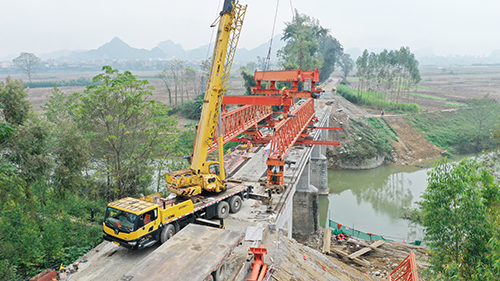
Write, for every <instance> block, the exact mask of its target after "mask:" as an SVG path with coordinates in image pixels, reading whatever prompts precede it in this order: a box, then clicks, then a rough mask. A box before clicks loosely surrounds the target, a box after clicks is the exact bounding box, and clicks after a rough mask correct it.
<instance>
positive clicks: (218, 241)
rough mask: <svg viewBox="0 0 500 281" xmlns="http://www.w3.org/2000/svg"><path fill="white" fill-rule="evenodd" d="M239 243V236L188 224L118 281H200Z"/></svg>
mask: <svg viewBox="0 0 500 281" xmlns="http://www.w3.org/2000/svg"><path fill="white" fill-rule="evenodd" d="M242 239H243V233H239V232H235V231H229V230H225V229H217V228H213V227H205V226H200V225H195V224H190V225H188V226H187V227H185V228H184V229H183V230H182V231H180V232H179V233H177V234H176V235H175V236H174V237H172V238H171V239H170V240H168V241H167V242H166V243H164V244H163V245H161V246H160V247H158V249H156V250H155V251H154V252H152V253H151V254H150V255H149V256H147V257H146V258H145V259H143V260H142V261H141V262H140V263H138V264H137V265H136V266H134V267H133V268H132V269H130V270H129V271H128V272H127V273H126V274H125V275H124V276H123V277H122V279H120V280H134V281H142V280H144V281H145V280H151V281H156V280H158V281H159V280H162V281H168V280H172V281H173V280H204V279H205V278H206V277H207V276H208V275H209V274H210V273H211V272H212V271H213V270H215V269H216V268H217V266H218V265H219V264H220V263H221V262H222V261H223V260H224V259H225V258H226V256H227V255H228V254H229V253H231V251H232V250H233V249H234V247H236V246H237V245H238V244H239V242H240V241H241V240H242Z"/></svg>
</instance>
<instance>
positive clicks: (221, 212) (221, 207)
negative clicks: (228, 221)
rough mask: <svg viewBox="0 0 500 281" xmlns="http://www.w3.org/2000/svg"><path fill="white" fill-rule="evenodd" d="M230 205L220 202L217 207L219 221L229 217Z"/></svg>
mask: <svg viewBox="0 0 500 281" xmlns="http://www.w3.org/2000/svg"><path fill="white" fill-rule="evenodd" d="M229 210H230V208H229V203H227V202H226V201H220V202H219V204H218V205H217V217H218V218H219V219H225V218H227V217H228V216H229Z"/></svg>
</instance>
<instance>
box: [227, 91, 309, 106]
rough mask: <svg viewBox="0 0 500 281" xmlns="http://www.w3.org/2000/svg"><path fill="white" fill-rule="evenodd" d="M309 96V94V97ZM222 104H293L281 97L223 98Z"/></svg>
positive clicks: (291, 101) (229, 96)
mask: <svg viewBox="0 0 500 281" xmlns="http://www.w3.org/2000/svg"><path fill="white" fill-rule="evenodd" d="M310 96H311V94H309V97H310ZM222 104H255V105H288V106H291V105H292V104H293V98H287V97H283V96H281V95H280V96H254V95H251V96H231V95H228V96H224V98H223V99H222Z"/></svg>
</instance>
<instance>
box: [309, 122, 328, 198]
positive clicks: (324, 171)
mask: <svg viewBox="0 0 500 281" xmlns="http://www.w3.org/2000/svg"><path fill="white" fill-rule="evenodd" d="M328 120H329V118H325V122H324V124H323V125H322V126H324V127H328ZM319 138H320V140H328V130H321V131H320V137H319ZM326 149H327V146H326V145H315V146H314V147H313V149H312V152H311V184H312V185H314V186H315V187H317V188H318V193H319V194H321V195H328V193H330V189H329V187H328V166H327V161H326V156H325V155H326Z"/></svg>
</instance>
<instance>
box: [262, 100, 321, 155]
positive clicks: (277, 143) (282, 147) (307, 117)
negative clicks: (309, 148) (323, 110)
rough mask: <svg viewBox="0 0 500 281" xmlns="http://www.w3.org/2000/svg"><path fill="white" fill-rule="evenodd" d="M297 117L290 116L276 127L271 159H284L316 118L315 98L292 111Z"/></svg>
mask: <svg viewBox="0 0 500 281" xmlns="http://www.w3.org/2000/svg"><path fill="white" fill-rule="evenodd" d="M290 115H293V116H295V117H288V118H286V119H285V120H283V121H281V122H279V123H278V124H277V125H276V127H274V132H273V137H272V138H271V147H270V153H269V158H268V161H269V160H281V161H283V160H284V158H285V155H286V154H287V153H288V151H289V150H290V148H292V146H293V145H294V144H295V142H296V141H297V139H298V138H299V136H300V134H301V133H302V131H304V130H305V129H307V126H309V125H310V123H311V121H312V120H313V118H314V100H313V99H308V100H306V102H304V103H303V104H302V105H300V106H299V107H298V108H296V109H295V110H294V111H292V112H291V113H290Z"/></svg>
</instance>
